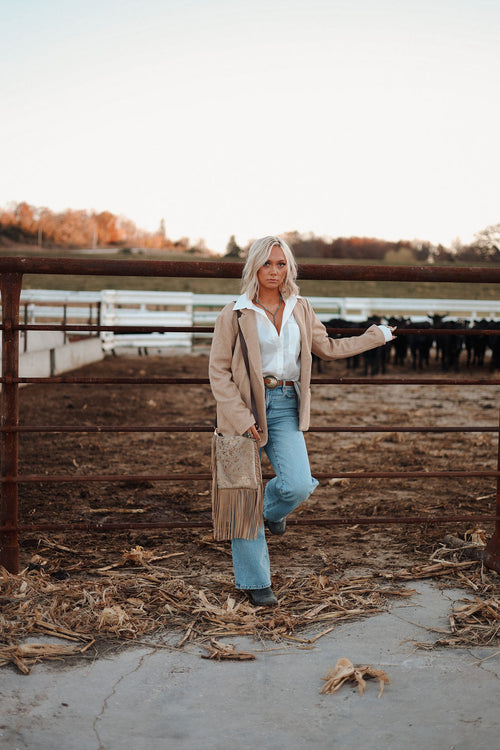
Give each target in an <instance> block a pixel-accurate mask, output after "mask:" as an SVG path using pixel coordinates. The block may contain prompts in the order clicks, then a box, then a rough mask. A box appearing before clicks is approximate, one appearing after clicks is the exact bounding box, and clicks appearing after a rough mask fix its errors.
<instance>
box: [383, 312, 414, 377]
mask: <svg viewBox="0 0 500 750" xmlns="http://www.w3.org/2000/svg"><path fill="white" fill-rule="evenodd" d="M409 322H410V319H409V318H395V317H392V318H389V321H388V325H390V326H397V329H398V331H401V330H404V329H405V328H406V327H407V325H408V323H409ZM398 331H396V338H395V339H394V341H392V342H391V343H390V344H389V345H388V346H389V347H392V348H393V349H394V364H395V365H400V366H401V367H404V364H405V362H406V357H407V355H408V336H398V335H397V334H398ZM388 359H390V354H389V357H388Z"/></svg>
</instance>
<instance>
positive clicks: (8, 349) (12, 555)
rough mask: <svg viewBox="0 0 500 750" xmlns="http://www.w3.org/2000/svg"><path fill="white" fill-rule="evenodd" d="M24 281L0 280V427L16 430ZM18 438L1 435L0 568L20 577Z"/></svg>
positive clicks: (8, 277)
mask: <svg viewBox="0 0 500 750" xmlns="http://www.w3.org/2000/svg"><path fill="white" fill-rule="evenodd" d="M22 281H23V277H22V274H20V273H4V274H2V275H1V278H0V291H1V295H2V318H3V336H2V377H3V378H4V381H3V383H2V399H1V413H2V427H4V428H9V427H10V428H12V427H17V426H18V423H19V383H16V382H14V380H15V379H16V378H17V377H19V330H18V329H17V326H18V325H19V301H20V297H21V286H22ZM18 446H19V436H18V433H17V432H9V431H8V429H7V430H5V431H2V435H1V454H2V455H1V474H2V479H4V480H5V481H4V482H3V483H2V499H1V505H0V527H1V528H0V565H3V566H4V567H5V568H6V569H7V570H8V571H9V572H10V573H19V542H18V536H17V481H16V480H15V479H13V477H15V476H17V467H18Z"/></svg>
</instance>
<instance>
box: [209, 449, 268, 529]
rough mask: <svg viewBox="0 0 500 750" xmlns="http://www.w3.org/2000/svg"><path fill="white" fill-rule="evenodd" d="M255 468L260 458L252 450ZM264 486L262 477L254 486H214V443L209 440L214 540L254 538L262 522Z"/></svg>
mask: <svg viewBox="0 0 500 750" xmlns="http://www.w3.org/2000/svg"><path fill="white" fill-rule="evenodd" d="M256 462H258V470H259V472H261V468H260V459H259V457H258V453H256ZM263 515H264V490H263V485H262V480H261V481H260V482H259V486H258V489H255V490H252V489H241V488H235V487H233V488H231V489H222V488H220V487H218V486H217V461H216V457H215V443H214V441H213V442H212V522H213V534H214V539H215V540H216V541H225V540H228V539H256V538H257V533H258V531H259V528H260V526H261V524H262V523H263Z"/></svg>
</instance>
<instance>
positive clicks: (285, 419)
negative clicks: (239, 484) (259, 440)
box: [232, 386, 318, 589]
mask: <svg viewBox="0 0 500 750" xmlns="http://www.w3.org/2000/svg"><path fill="white" fill-rule="evenodd" d="M266 418H267V429H268V435H269V438H268V442H267V444H266V445H265V446H264V451H265V452H266V453H267V455H268V457H269V460H270V462H271V465H272V467H273V469H274V471H275V473H276V476H275V477H273V479H271V480H270V481H269V482H268V483H267V485H266V488H265V491H264V518H267V519H268V520H269V521H280V520H281V519H282V518H285V517H286V516H287V515H288V514H289V513H291V512H292V510H294V508H296V507H297V506H298V505H300V503H302V502H303V501H304V500H306V499H307V498H308V497H309V495H310V494H311V493H312V492H313V490H314V489H315V488H316V487H317V486H318V481H317V480H316V479H314V478H313V477H312V476H311V469H310V465H309V457H308V455H307V448H306V444H305V440H304V434H303V433H302V432H301V431H300V430H299V415H298V404H297V394H296V392H295V388H294V387H293V386H278V388H276V389H274V390H266ZM232 553H233V569H234V577H235V582H236V588H238V589H264V588H267V587H268V586H270V585H271V571H270V563H269V552H268V549H267V542H266V537H265V532H264V523H262V524H261V526H260V528H259V531H258V534H257V538H256V539H233V540H232Z"/></svg>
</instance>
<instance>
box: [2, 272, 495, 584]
mask: <svg viewBox="0 0 500 750" xmlns="http://www.w3.org/2000/svg"><path fill="white" fill-rule="evenodd" d="M241 270H242V266H241V264H240V263H232V262H227V263H226V262H220V261H199V262H198V261H179V262H176V261H144V260H133V261H129V260H98V259H74V258H71V259H70V258H64V259H63V258H0V291H1V299H2V326H1V330H2V377H1V379H0V382H1V384H2V399H1V417H2V419H1V428H0V434H1V476H0V485H1V488H2V490H1V508H0V565H3V566H4V567H5V568H6V569H7V570H9V571H10V572H13V573H17V572H18V571H19V538H18V537H19V534H20V533H23V532H32V531H41V530H48V529H50V530H94V531H96V532H98V531H112V530H129V529H171V528H181V527H186V526H187V527H191V528H193V527H203V526H210V522H209V521H191V522H190V521H180V520H179V521H165V522H154V523H124V524H122V523H90V522H87V523H70V524H55V523H51V524H43V523H37V524H27V523H20V522H19V520H18V488H19V485H20V484H25V483H37V482H68V483H71V482H79V483H81V482H124V481H135V482H146V481H171V480H188V481H189V480H191V481H195V480H205V481H209V480H210V474H209V473H198V474H193V473H182V474H181V473H164V474H148V475H146V474H140V475H127V476H123V475H119V476H115V475H105V474H92V475H85V476H82V475H69V474H60V475H46V474H43V475H20V474H19V471H18V459H19V435H20V433H29V432H32V433H34V432H44V433H46V432H85V433H91V432H172V431H177V432H210V431H211V430H212V428H211V427H210V426H196V425H189V424H186V425H182V426H179V425H177V426H174V427H173V426H171V425H169V426H168V427H164V426H158V425H128V426H119V427H105V426H100V425H94V426H88V425H85V426H84V427H78V426H65V425H58V426H55V427H54V426H40V425H37V426H34V425H20V424H19V387H20V385H21V384H27V383H54V384H57V383H88V384H94V385H104V384H111V385H112V384H139V383H140V384H146V385H151V384H156V385H172V384H186V385H188V384H195V385H208V378H189V377H188V378H169V377H160V378H158V377H156V378H146V377H141V378H128V377H123V378H82V377H71V376H55V377H49V378H47V377H20V376H19V340H20V334H23V335H24V336H26V335H27V331H30V330H37V331H52V330H58V331H64V332H66V331H68V330H69V329H70V330H71V332H76V331H78V332H81V333H82V334H86V335H89V334H90V335H92V333H99V332H100V331H113V332H115V333H137V332H141V333H151V332H177V331H178V332H185V331H186V330H189V331H191V332H193V333H207V332H211V331H212V330H213V329H212V328H209V327H205V326H191V327H185V326H161V327H160V326H154V327H153V326H103V325H100V324H99V323H96V324H93V323H92V322H89V323H88V324H85V325H77V324H74V323H72V324H71V325H68V324H67V323H64V322H63V323H62V324H36V325H30V324H28V323H26V322H24V323H20V320H19V318H20V295H21V289H22V282H23V276H24V275H25V274H35V273H36V274H51V275H58V274H59V275H75V276H80V275H95V276H133V277H141V276H155V277H164V278H169V277H170V278H171V277H182V278H226V279H229V278H239V277H240V276H241ZM299 278H300V279H310V280H316V279H321V280H337V281H338V280H341V281H374V280H375V281H413V282H416V281H418V282H454V283H500V269H491V268H442V267H431V266H429V267H427V266H425V267H420V266H407V267H401V266H390V267H387V266H350V265H316V264H314V265H313V264H311V265H302V266H300V267H299ZM332 332H335V331H332ZM337 332H338V333H341V332H342V331H341V330H339V331H337ZM359 332H361V330H360V331H359ZM350 333H356V330H353V329H351V331H350ZM412 333H413V334H415V333H419V334H423V335H432V336H435V335H436V334H439V333H446V334H450V333H452V335H461V334H464V333H467V335H484V334H486V333H488V334H491V333H492V332H491V331H481V330H475V331H472V330H471V329H467V331H465V330H458V329H455V330H454V331H453V332H451V331H450V330H446V331H439V330H435V329H434V330H429V329H426V328H424V329H417V330H416V329H413V330H412ZM499 333H500V331H499ZM398 335H406V334H405V331H404V330H402V331H400V332H399V334H398ZM312 383H313V384H341V385H342V384H343V385H355V384H363V385H366V384H370V383H377V384H379V385H380V384H383V385H393V384H402V385H414V384H419V385H426V384H428V385H430V384H433V385H453V384H456V385H471V386H474V385H500V379H495V378H460V379H454V378H450V377H447V378H432V379H431V378H406V377H403V378H402V377H386V376H385V377H384V378H383V379H379V378H376V379H373V378H368V377H363V378H355V377H348V378H347V377H337V378H313V379H312ZM310 431H311V432H325V433H326V432H373V433H376V432H392V433H394V432H429V433H431V432H434V433H436V432H437V433H450V432H462V433H466V432H494V433H497V434H500V426H493V425H490V426H484V425H483V426H477V425H476V426H469V427H463V426H461V427H430V426H429V427H425V426H424V427H411V426H405V427H401V426H398V425H386V426H384V427H381V426H369V427H359V426H357V427H349V426H342V427H331V426H323V427H318V426H312V427H311V430H310ZM315 476H316V478H317V479H329V478H333V477H336V478H360V477H362V478H363V479H367V478H386V479H397V478H412V479H413V478H426V479H428V478H432V477H450V478H451V477H455V478H467V477H496V482H497V485H496V486H497V490H496V505H495V513H494V514H493V515H491V516H485V515H481V514H470V513H469V514H467V515H433V516H429V515H425V516H405V517H401V516H398V517H394V516H377V517H352V516H351V517H349V516H342V517H332V518H321V519H314V518H309V519H299V520H291V523H292V524H305V525H314V524H318V523H321V524H323V525H351V524H366V525H375V524H392V523H396V524H397V523H401V524H403V523H404V524H422V523H427V524H428V523H443V524H444V523H450V522H459V521H474V522H489V523H492V524H494V533H493V535H492V537H491V539H490V540H489V542H488V544H487V546H486V549H485V551H484V552H483V560H484V562H485V564H486V565H487V566H488V567H490V568H492V569H494V570H496V571H497V572H500V441H499V450H498V455H497V468H496V470H484V471H474V470H470V471H404V472H394V471H391V472H387V471H372V472H365V471H363V472H362V474H361V473H360V472H338V471H336V472H335V473H334V474H332V473H324V472H323V473H318V472H315Z"/></svg>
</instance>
